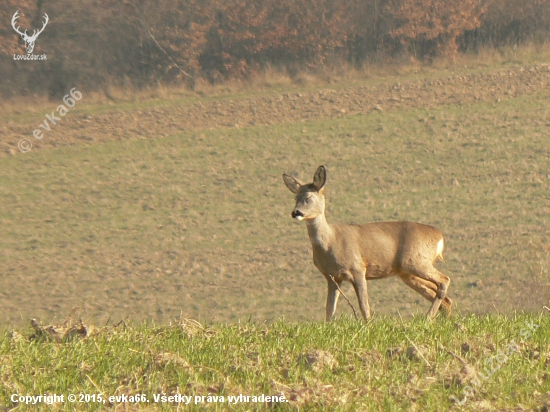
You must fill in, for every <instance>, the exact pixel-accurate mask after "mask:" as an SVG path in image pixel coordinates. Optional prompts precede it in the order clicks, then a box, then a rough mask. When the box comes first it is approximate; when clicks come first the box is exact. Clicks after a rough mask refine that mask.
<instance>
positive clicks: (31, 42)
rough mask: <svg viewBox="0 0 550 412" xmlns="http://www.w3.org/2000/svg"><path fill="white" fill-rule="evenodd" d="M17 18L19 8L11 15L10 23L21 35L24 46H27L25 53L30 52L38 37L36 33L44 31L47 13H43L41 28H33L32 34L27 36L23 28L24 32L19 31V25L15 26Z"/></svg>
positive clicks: (47, 19)
mask: <svg viewBox="0 0 550 412" xmlns="http://www.w3.org/2000/svg"><path fill="white" fill-rule="evenodd" d="M18 18H19V10H17V11H16V12H15V14H14V15H13V18H12V19H11V25H12V27H13V29H14V30H15V31H16V32H17V33H19V34H20V35H21V38H22V39H23V41H24V42H25V47H26V48H27V54H31V53H32V51H33V50H34V43H35V42H36V38H37V37H38V35H39V34H40V33H42V32H43V31H44V29H45V28H46V25H47V24H48V21H49V20H50V19H49V17H48V15H47V14H46V13H44V24H43V25H42V28H41V29H40V30H34V31H33V33H32V36H29V35H28V34H27V30H25V31H24V32H21V31H20V30H19V26H17V27H15V24H16V23H17V19H18Z"/></svg>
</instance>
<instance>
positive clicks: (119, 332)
mask: <svg viewBox="0 0 550 412" xmlns="http://www.w3.org/2000/svg"><path fill="white" fill-rule="evenodd" d="M47 330H48V329H46V328H43V329H40V328H37V329H36V330H33V331H29V330H27V329H25V330H23V331H22V333H13V334H11V335H10V334H8V333H6V334H5V335H4V336H3V337H2V338H0V359H1V363H0V373H1V376H2V385H0V404H1V405H4V409H2V407H0V410H11V408H12V407H15V406H18V408H17V410H37V406H36V405H35V406H29V405H24V404H22V403H21V400H20V398H19V396H25V395H34V396H37V395H39V394H47V395H49V396H52V395H53V394H57V395H61V394H63V395H64V398H63V399H60V398H58V399H57V402H56V403H55V404H53V405H52V406H51V408H52V409H53V410H83V411H86V410H105V409H111V410H173V409H171V408H176V410H191V411H195V410H196V411H199V410H235V411H249V410H271V409H275V410H281V411H286V410H303V411H358V410H360V411H444V410H450V409H452V410H465V411H476V412H479V411H495V410H498V411H527V410H529V411H533V410H535V411H543V410H547V409H548V407H549V406H550V380H549V379H548V374H549V371H550V369H549V368H550V346H549V342H548V339H547V337H548V333H550V316H549V315H548V314H541V315H536V316H533V315H530V316H527V315H521V316H519V315H516V316H510V317H506V316H497V315H482V316H476V315H470V316H467V317H462V316H458V317H455V318H454V319H438V320H437V321H436V322H432V323H430V322H427V321H426V320H425V319H423V318H418V317H417V318H414V319H409V320H399V319H396V318H386V317H379V318H378V319H376V320H374V321H373V322H371V323H369V324H364V323H362V322H357V321H355V320H354V319H352V318H349V317H344V318H343V319H340V320H339V321H338V322H333V323H331V324H324V323H319V322H300V323H295V322H288V321H276V322H274V323H250V322H239V323H233V324H208V325H201V324H198V323H197V322H193V321H190V320H187V319H179V320H178V321H177V322H175V323H173V324H171V325H165V326H154V325H149V326H147V325H141V326H136V325H134V326H126V325H124V324H119V325H117V326H109V327H106V328H101V329H95V330H90V329H88V330H86V327H85V326H82V325H78V324H76V325H75V328H74V329H73V331H74V330H78V331H79V332H78V333H81V332H82V331H83V330H85V332H86V333H88V334H89V337H87V338H85V339H78V337H77V335H78V333H76V334H73V335H72V336H73V337H72V338H67V339H66V340H63V339H62V338H61V336H62V335H61V334H60V335H59V336H58V339H54V335H53V333H51V329H49V331H50V332H47ZM59 330H60V329H59ZM66 332H67V330H66V329H65V333H66ZM69 335H70V333H69ZM13 394H16V395H17V396H16V397H15V398H12V396H13ZM70 394H77V395H78V396H77V398H76V401H74V402H70V401H69V400H68V396H69V395H70ZM79 394H88V395H89V397H88V398H85V397H81V396H80V395H79ZM177 394H179V395H180V396H181V398H180V399H179V400H175V399H176V398H172V399H170V398H169V397H170V396H175V395H177ZM240 395H242V397H240V398H239V396H240ZM262 395H264V396H277V397H279V398H278V399H277V400H278V401H279V402H272V403H271V404H269V403H265V402H261V403H258V402H254V398H252V397H253V396H256V397H260V396H262ZM91 396H93V398H91ZM124 396H126V398H124ZM136 396H137V397H138V398H137V401H136V398H135V397H136ZM159 396H165V398H164V402H163V401H162V398H158V397H159ZM246 396H249V397H250V398H246ZM281 396H283V397H284V398H282V397H281ZM131 397H134V398H131ZM155 397H157V398H155ZM183 397H185V398H183ZM124 399H126V400H125V401H124ZM132 399H133V400H132ZM260 399H261V398H260ZM14 400H15V402H13V401H14ZM86 400H87V402H86ZM79 401H82V402H79ZM49 402H53V398H50V401H49ZM41 405H42V406H44V404H41Z"/></svg>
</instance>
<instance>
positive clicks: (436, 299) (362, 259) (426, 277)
mask: <svg viewBox="0 0 550 412" xmlns="http://www.w3.org/2000/svg"><path fill="white" fill-rule="evenodd" d="M283 179H284V181H285V184H286V186H287V187H288V188H289V189H290V191H291V192H292V193H295V194H296V206H295V207H294V210H293V211H292V217H293V218H294V219H297V220H305V221H306V223H307V231H308V234H309V239H310V240H311V245H312V247H313V263H314V264H315V266H316V267H317V269H319V271H320V272H321V273H322V274H323V275H324V276H325V278H326V279H327V282H328V296H327V307H326V320H327V322H328V321H330V320H331V319H332V317H333V315H334V312H335V310H336V304H337V302H338V297H339V296H340V285H341V283H342V282H343V281H348V282H351V284H352V285H353V288H354V289H355V293H356V294H357V299H358V301H359V308H360V310H361V314H362V315H363V318H364V319H369V318H370V308H369V302H368V296H367V279H383V278H386V277H389V276H399V277H400V278H401V280H402V281H403V282H405V284H406V285H407V286H409V287H411V288H413V289H414V290H416V291H417V292H418V293H420V294H421V295H422V296H424V297H425V298H426V299H428V300H429V301H431V302H432V306H431V307H430V309H429V310H428V314H427V316H428V318H430V319H432V318H434V317H435V316H436V314H437V311H438V310H439V309H440V307H441V309H443V310H444V311H445V312H446V313H447V314H450V313H451V308H452V301H451V299H450V298H449V297H447V289H448V288H449V284H450V283H451V279H450V278H449V277H448V276H445V275H444V274H442V273H441V272H439V271H438V270H437V269H436V268H435V267H434V266H433V263H434V262H435V261H436V260H437V259H441V260H443V246H444V241H443V234H442V233H441V232H440V231H439V230H438V229H436V228H435V227H433V226H428V225H423V224H420V223H414V222H407V221H403V222H380V223H367V224H363V225H348V224H330V223H328V222H327V219H326V217H325V195H324V188H325V183H326V180H327V172H326V169H325V167H324V166H319V168H318V169H317V171H316V172H315V175H314V177H313V183H309V184H305V183H303V182H302V181H300V180H299V179H296V178H295V177H292V176H289V175H287V174H283Z"/></svg>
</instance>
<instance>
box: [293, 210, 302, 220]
mask: <svg viewBox="0 0 550 412" xmlns="http://www.w3.org/2000/svg"><path fill="white" fill-rule="evenodd" d="M291 216H292V217H293V218H296V217H298V216H301V217H304V214H303V213H302V212H300V211H299V210H293V211H292V213H291Z"/></svg>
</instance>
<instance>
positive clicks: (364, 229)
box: [314, 221, 443, 277]
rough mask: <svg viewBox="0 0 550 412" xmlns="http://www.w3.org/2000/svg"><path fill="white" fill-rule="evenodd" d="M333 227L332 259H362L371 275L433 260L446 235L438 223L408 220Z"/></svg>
mask: <svg viewBox="0 0 550 412" xmlns="http://www.w3.org/2000/svg"><path fill="white" fill-rule="evenodd" d="M332 227H333V230H334V234H335V243H334V245H333V250H332V251H331V253H330V255H331V256H328V257H329V260H330V259H331V257H332V259H336V260H338V262H337V263H340V265H339V266H348V267H350V265H357V264H359V261H361V263H362V264H363V265H364V266H366V267H367V268H368V269H369V271H370V272H371V273H370V274H368V276H369V277H371V276H372V277H385V276H389V275H391V274H393V273H394V272H396V271H399V270H400V269H401V268H403V267H405V266H407V265H422V264H430V263H431V262H433V260H434V258H435V256H436V254H437V248H438V243H439V242H440V241H441V239H443V234H442V233H441V232H440V231H439V230H438V229H436V228H435V227H433V226H429V225H424V224H421V223H415V222H408V221H400V222H376V223H366V224H362V225H345V224H334V225H332ZM314 254H315V251H314ZM335 263H336V262H335Z"/></svg>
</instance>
